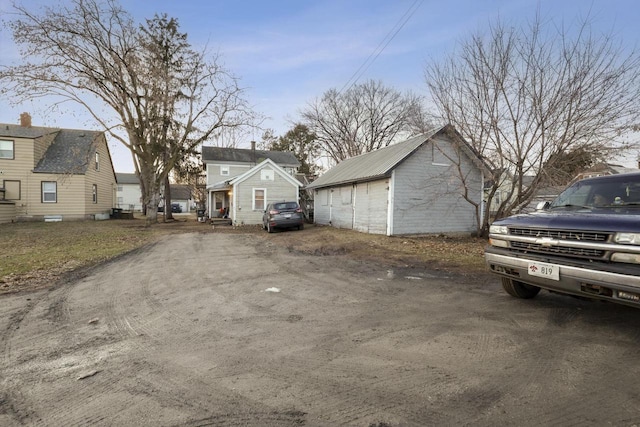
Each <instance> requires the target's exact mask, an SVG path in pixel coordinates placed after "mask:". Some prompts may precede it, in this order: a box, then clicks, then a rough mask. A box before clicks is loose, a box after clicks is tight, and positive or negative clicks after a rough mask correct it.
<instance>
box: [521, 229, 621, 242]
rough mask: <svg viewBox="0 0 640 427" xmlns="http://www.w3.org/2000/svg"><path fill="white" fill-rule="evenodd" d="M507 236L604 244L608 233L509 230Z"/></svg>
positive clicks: (607, 238)
mask: <svg viewBox="0 0 640 427" xmlns="http://www.w3.org/2000/svg"><path fill="white" fill-rule="evenodd" d="M509 232H510V233H509V234H512V235H515V236H524V237H549V238H551V239H556V240H575V241H580V242H606V241H607V240H609V234H608V233H598V232H593V231H569V230H539V229H532V228H510V229H509Z"/></svg>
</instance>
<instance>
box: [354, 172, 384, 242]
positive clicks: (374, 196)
mask: <svg viewBox="0 0 640 427" xmlns="http://www.w3.org/2000/svg"><path fill="white" fill-rule="evenodd" d="M388 198H389V180H387V179H384V180H380V181H372V182H361V183H358V184H357V185H356V190H355V209H354V215H355V216H354V222H353V228H354V229H355V230H358V231H362V232H365V233H372V234H385V233H386V232H387V208H388Z"/></svg>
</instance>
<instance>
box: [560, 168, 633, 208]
mask: <svg viewBox="0 0 640 427" xmlns="http://www.w3.org/2000/svg"><path fill="white" fill-rule="evenodd" d="M621 205H622V206H638V205H640V175H633V176H624V175H620V176H612V177H610V178H609V177H607V178H604V179H598V178H596V179H585V180H582V181H578V182H576V183H575V184H573V185H571V186H570V187H568V188H567V189H566V190H564V191H563V192H562V193H561V194H560V195H559V196H558V197H557V198H556V199H555V200H554V201H553V203H552V204H551V208H552V209H553V208H573V207H581V208H615V207H619V206H621Z"/></svg>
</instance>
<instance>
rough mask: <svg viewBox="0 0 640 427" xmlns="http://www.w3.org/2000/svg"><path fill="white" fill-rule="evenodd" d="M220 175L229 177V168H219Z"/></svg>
mask: <svg viewBox="0 0 640 427" xmlns="http://www.w3.org/2000/svg"><path fill="white" fill-rule="evenodd" d="M220 175H224V176H227V175H229V166H220Z"/></svg>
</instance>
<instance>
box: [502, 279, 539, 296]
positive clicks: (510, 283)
mask: <svg viewBox="0 0 640 427" xmlns="http://www.w3.org/2000/svg"><path fill="white" fill-rule="evenodd" d="M502 287H503V288H504V290H505V291H506V292H507V293H508V294H509V295H511V296H512V297H516V298H523V299H529V298H533V297H535V296H536V295H538V292H540V288H539V287H537V286H533V285H527V284H526V283H522V282H518V281H517V280H513V279H509V278H506V277H502Z"/></svg>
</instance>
